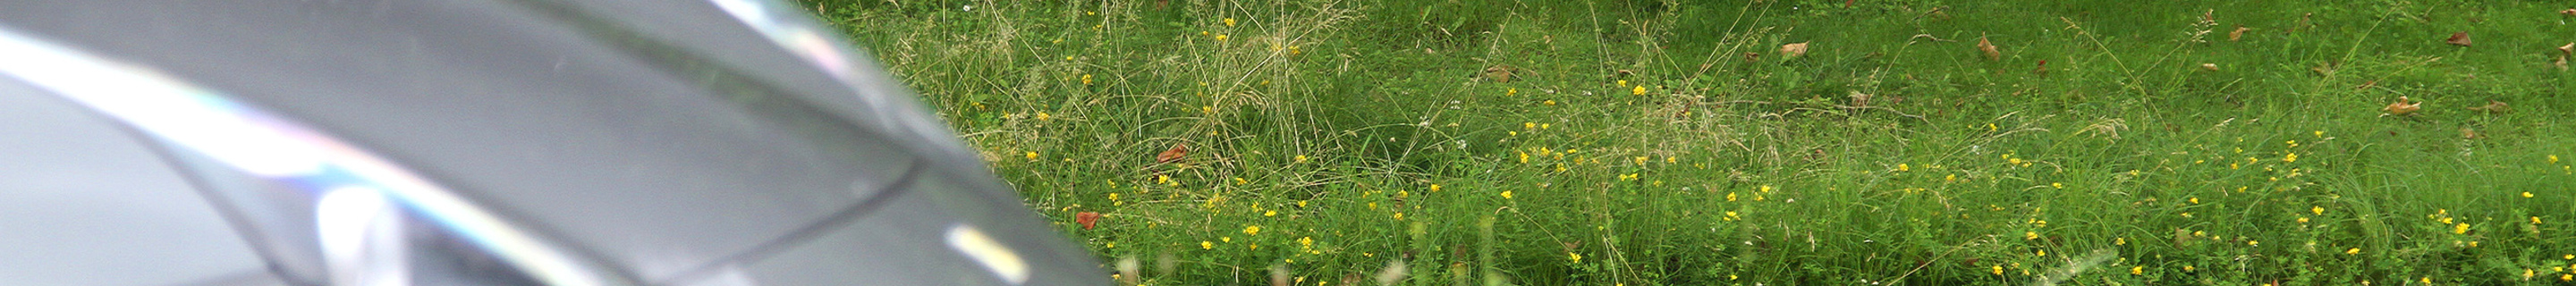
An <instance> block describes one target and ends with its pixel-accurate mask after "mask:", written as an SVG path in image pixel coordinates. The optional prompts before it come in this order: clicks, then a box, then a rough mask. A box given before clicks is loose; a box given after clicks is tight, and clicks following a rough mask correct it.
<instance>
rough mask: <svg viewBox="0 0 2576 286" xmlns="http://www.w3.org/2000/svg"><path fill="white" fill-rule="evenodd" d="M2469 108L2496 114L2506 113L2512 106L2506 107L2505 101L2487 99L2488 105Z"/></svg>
mask: <svg viewBox="0 0 2576 286" xmlns="http://www.w3.org/2000/svg"><path fill="white" fill-rule="evenodd" d="M2469 110H2472V111H2478V112H2486V113H2489V114H2495V113H2504V112H2505V111H2508V110H2511V108H2509V107H2506V105H2505V104H2504V102H2503V101H2495V100H2487V105H2482V106H2470V107H2469Z"/></svg>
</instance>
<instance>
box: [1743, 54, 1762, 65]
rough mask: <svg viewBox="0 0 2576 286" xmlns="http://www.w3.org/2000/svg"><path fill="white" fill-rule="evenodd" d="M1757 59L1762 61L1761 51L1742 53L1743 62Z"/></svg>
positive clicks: (1756, 60)
mask: <svg viewBox="0 0 2576 286" xmlns="http://www.w3.org/2000/svg"><path fill="white" fill-rule="evenodd" d="M1759 61H1762V53H1744V62H1747V63H1751V62H1759Z"/></svg>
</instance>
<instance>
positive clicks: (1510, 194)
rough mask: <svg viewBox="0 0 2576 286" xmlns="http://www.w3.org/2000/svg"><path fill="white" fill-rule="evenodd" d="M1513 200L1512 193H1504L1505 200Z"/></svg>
mask: <svg viewBox="0 0 2576 286" xmlns="http://www.w3.org/2000/svg"><path fill="white" fill-rule="evenodd" d="M1511 198H1512V191H1503V199H1506V200H1508V199H1511Z"/></svg>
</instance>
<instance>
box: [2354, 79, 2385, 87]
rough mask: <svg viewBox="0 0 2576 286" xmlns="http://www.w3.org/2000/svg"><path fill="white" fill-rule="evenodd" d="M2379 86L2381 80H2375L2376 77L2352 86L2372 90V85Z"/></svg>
mask: <svg viewBox="0 0 2576 286" xmlns="http://www.w3.org/2000/svg"><path fill="white" fill-rule="evenodd" d="M2378 86H2379V80H2375V79H2374V80H2370V81H2368V82H2362V83H2361V86H2356V87H2353V88H2352V90H2370V88H2372V87H2378Z"/></svg>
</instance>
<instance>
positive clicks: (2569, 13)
mask: <svg viewBox="0 0 2576 286" xmlns="http://www.w3.org/2000/svg"><path fill="white" fill-rule="evenodd" d="M2558 13H2559V14H2567V16H2568V17H2576V9H2567V10H2558Z"/></svg>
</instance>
